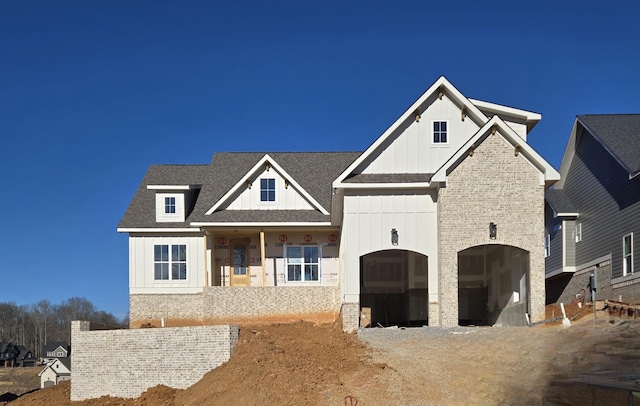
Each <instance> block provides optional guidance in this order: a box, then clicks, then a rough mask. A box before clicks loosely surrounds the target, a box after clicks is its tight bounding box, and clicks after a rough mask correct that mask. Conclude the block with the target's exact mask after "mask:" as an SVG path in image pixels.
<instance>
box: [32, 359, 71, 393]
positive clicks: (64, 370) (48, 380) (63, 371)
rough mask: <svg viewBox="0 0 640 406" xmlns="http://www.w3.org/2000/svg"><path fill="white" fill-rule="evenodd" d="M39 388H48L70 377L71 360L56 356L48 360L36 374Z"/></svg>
mask: <svg viewBox="0 0 640 406" xmlns="http://www.w3.org/2000/svg"><path fill="white" fill-rule="evenodd" d="M38 376H39V377H40V388H48V387H49V386H53V385H57V384H59V383H60V382H64V381H68V380H70V379H71V360H70V359H69V358H56V359H54V360H53V361H50V362H48V363H47V364H46V365H45V367H44V369H43V370H42V371H40V373H39V374H38Z"/></svg>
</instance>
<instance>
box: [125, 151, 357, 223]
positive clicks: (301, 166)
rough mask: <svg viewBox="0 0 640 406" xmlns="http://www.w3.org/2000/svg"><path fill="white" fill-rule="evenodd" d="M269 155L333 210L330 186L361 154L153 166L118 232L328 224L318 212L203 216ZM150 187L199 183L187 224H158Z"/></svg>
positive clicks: (233, 157)
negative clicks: (197, 226) (208, 225)
mask: <svg viewBox="0 0 640 406" xmlns="http://www.w3.org/2000/svg"><path fill="white" fill-rule="evenodd" d="M266 154H269V156H270V157H271V158H272V159H273V160H274V161H275V162H276V163H277V164H278V165H280V166H281V167H282V169H283V170H284V171H286V172H287V173H288V174H289V176H291V177H292V178H293V179H294V180H295V181H296V182H297V183H298V184H299V185H300V186H301V187H302V188H303V189H304V190H305V191H306V192H307V193H309V194H310V195H311V196H312V197H313V198H314V199H315V200H316V201H317V202H318V203H319V204H320V205H321V206H322V207H324V208H325V209H326V210H327V211H330V210H331V196H332V187H331V184H332V182H333V181H334V180H335V179H336V178H337V177H338V175H340V173H342V171H344V170H345V169H346V168H347V167H348V166H349V165H350V164H351V163H352V162H353V161H354V160H355V159H356V158H357V157H358V156H359V155H360V154H361V152H272V153H267V152H224V153H216V154H214V156H213V158H212V160H211V163H210V164H209V165H152V166H151V167H150V168H149V170H148V171H147V173H146V175H145V176H144V178H143V180H142V182H141V184H140V186H139V187H138V190H137V191H136V193H135V195H134V197H133V199H132V200H131V203H130V204H129V207H128V208H127V210H126V212H125V214H124V216H123V217H122V220H120V223H119V224H118V228H153V227H155V228H157V227H162V228H184V227H190V224H191V222H293V221H295V222H302V221H313V222H316V221H329V217H330V216H327V215H323V214H322V213H320V212H318V211H314V210H234V211H233V212H231V211H229V212H225V211H219V212H216V213H212V214H211V215H206V214H205V213H206V212H207V211H208V210H209V209H210V208H211V207H213V205H214V204H216V203H217V202H218V200H219V199H220V198H222V197H223V196H224V195H225V194H226V193H227V192H228V191H229V190H231V189H232V188H233V187H234V186H235V185H236V184H237V183H238V182H239V181H240V180H241V179H242V178H243V177H244V176H245V175H246V174H247V172H249V171H250V170H251V168H252V167H253V166H254V165H256V164H257V163H258V162H259V161H260V160H261V159H262V158H263V157H264V156H265V155H266ZM147 185H201V189H200V191H199V193H198V195H197V199H196V203H195V206H194V208H193V210H192V212H191V213H190V214H189V215H188V217H187V218H186V221H184V222H179V223H157V222H156V214H155V190H148V189H147Z"/></svg>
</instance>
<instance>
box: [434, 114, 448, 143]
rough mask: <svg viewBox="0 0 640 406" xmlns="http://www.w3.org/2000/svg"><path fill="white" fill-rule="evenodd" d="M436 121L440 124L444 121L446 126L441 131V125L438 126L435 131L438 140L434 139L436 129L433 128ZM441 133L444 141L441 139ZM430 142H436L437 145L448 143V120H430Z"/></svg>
mask: <svg viewBox="0 0 640 406" xmlns="http://www.w3.org/2000/svg"><path fill="white" fill-rule="evenodd" d="M436 123H439V124H440V125H442V123H444V124H445V126H446V130H444V131H442V127H440V130H439V131H437V133H438V140H439V141H436V129H435V125H436ZM442 134H444V136H445V138H446V139H445V141H442ZM431 142H432V143H433V144H438V145H442V144H448V143H449V121H447V120H433V121H432V122H431Z"/></svg>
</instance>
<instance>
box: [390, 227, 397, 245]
mask: <svg viewBox="0 0 640 406" xmlns="http://www.w3.org/2000/svg"><path fill="white" fill-rule="evenodd" d="M391 245H398V230H396V229H395V228H392V229H391Z"/></svg>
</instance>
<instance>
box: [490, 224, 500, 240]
mask: <svg viewBox="0 0 640 406" xmlns="http://www.w3.org/2000/svg"><path fill="white" fill-rule="evenodd" d="M497 236H498V225H497V224H496V223H494V222H491V223H489V238H491V239H492V240H495V239H496V237H497Z"/></svg>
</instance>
